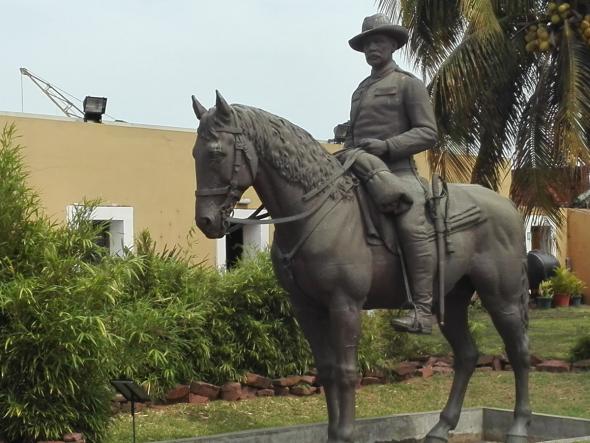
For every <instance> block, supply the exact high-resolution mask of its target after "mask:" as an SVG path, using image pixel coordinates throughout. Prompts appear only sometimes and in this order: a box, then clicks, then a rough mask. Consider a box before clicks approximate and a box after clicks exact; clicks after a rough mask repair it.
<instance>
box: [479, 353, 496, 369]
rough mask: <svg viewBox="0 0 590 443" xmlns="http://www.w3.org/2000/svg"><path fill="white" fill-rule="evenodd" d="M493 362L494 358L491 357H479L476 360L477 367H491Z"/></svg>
mask: <svg viewBox="0 0 590 443" xmlns="http://www.w3.org/2000/svg"><path fill="white" fill-rule="evenodd" d="M493 362H494V356H493V355H480V356H479V358H478V359H477V366H490V367H491V366H492V363H493Z"/></svg>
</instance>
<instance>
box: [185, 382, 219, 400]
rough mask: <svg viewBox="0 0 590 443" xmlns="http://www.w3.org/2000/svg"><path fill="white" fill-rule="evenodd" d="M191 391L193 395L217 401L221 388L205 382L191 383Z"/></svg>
mask: <svg viewBox="0 0 590 443" xmlns="http://www.w3.org/2000/svg"><path fill="white" fill-rule="evenodd" d="M190 390H191V392H192V393H193V394H196V395H200V396H203V397H207V398H208V399H209V400H216V399H217V398H219V393H220V392H221V387H219V386H216V385H212V384H210V383H205V382H203V381H194V382H192V383H191V387H190Z"/></svg>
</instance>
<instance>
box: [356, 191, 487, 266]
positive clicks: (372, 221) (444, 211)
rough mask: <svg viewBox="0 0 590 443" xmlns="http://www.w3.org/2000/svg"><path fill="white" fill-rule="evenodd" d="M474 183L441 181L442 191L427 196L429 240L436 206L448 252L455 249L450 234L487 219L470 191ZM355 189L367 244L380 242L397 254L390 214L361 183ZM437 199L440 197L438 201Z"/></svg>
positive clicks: (432, 232) (433, 234)
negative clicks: (439, 212)
mask: <svg viewBox="0 0 590 443" xmlns="http://www.w3.org/2000/svg"><path fill="white" fill-rule="evenodd" d="M473 186H476V185H467V184H448V185H447V184H444V185H443V192H442V193H441V195H438V196H435V195H434V192H431V193H430V195H428V196H427V199H426V208H425V213H426V219H427V220H428V221H429V226H430V229H429V231H428V238H429V240H430V241H434V239H435V238H436V233H435V230H434V225H433V221H434V218H435V217H434V213H433V211H434V210H435V208H437V207H438V208H440V211H441V216H442V219H443V223H444V231H443V235H444V239H445V246H446V253H447V254H451V253H453V252H454V250H455V249H454V247H453V234H455V233H457V232H460V231H464V230H466V229H469V228H471V227H473V226H476V225H478V224H480V223H483V222H485V221H486V219H487V216H486V214H485V213H484V212H483V211H482V209H481V208H480V207H479V206H478V204H477V201H476V200H475V198H474V197H473V195H472V193H470V192H469V189H470V187H473ZM356 192H357V197H358V202H359V206H360V209H361V213H362V214H363V215H362V216H363V221H364V226H365V236H366V240H367V244H369V245H383V246H385V247H386V248H387V249H388V250H389V251H390V252H391V253H393V254H397V253H398V250H399V248H398V243H397V233H396V230H395V226H394V223H393V220H392V214H387V213H383V212H381V211H380V210H379V209H378V207H377V204H376V203H375V202H374V200H373V198H372V197H371V196H370V194H369V192H368V191H367V189H366V188H365V187H364V186H363V185H362V184H361V185H360V186H358V187H357V188H356ZM436 199H440V203H439V204H438V205H437V204H436Z"/></svg>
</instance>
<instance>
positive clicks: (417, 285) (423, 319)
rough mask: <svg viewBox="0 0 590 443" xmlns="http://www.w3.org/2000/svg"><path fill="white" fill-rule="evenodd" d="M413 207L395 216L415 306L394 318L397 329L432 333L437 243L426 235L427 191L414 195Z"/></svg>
mask: <svg viewBox="0 0 590 443" xmlns="http://www.w3.org/2000/svg"><path fill="white" fill-rule="evenodd" d="M412 197H413V198H414V205H413V206H412V208H411V209H410V210H409V211H408V212H406V213H404V214H401V215H398V216H397V217H396V226H397V231H398V233H399V240H400V243H401V246H402V252H403V255H404V260H405V263H406V269H407V274H408V280H409V283H410V289H411V291H412V299H413V302H414V306H415V309H412V310H410V311H409V312H408V314H407V315H406V316H404V317H401V318H399V319H396V320H394V321H393V325H394V327H395V328H396V329H398V330H401V331H406V332H415V333H423V334H430V333H431V331H432V289H433V280H434V271H435V266H436V247H435V244H434V242H433V241H432V240H430V239H429V238H428V235H427V232H428V231H427V226H428V225H427V221H426V209H425V198H424V195H423V194H422V196H420V192H418V193H416V194H415V195H412Z"/></svg>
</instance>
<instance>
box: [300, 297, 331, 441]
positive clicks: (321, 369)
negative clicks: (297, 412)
mask: <svg viewBox="0 0 590 443" xmlns="http://www.w3.org/2000/svg"><path fill="white" fill-rule="evenodd" d="M291 303H292V304H293V308H294V311H295V317H296V318H297V321H298V322H299V325H300V326H301V329H303V334H304V335H305V338H306V339H307V341H308V342H309V345H310V347H311V351H312V353H313V357H314V361H315V366H316V369H317V371H318V378H319V382H320V384H321V385H322V387H323V388H324V395H325V396H326V406H327V408H328V440H329V441H336V438H337V433H338V423H339V416H340V399H339V391H338V387H337V386H336V384H335V378H334V368H335V365H336V361H335V356H334V352H333V349H332V344H331V342H330V316H329V311H328V309H327V308H325V307H324V306H321V305H320V304H319V303H317V302H315V301H313V300H310V299H309V298H306V297H303V296H298V295H292V296H291Z"/></svg>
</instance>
